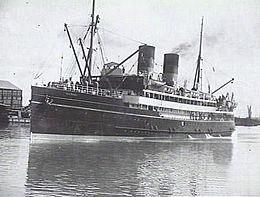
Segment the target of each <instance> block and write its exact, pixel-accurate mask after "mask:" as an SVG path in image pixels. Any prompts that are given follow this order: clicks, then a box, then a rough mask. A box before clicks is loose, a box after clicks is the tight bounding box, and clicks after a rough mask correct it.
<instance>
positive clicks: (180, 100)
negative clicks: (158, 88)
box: [144, 92, 216, 107]
mask: <svg viewBox="0 0 260 197" xmlns="http://www.w3.org/2000/svg"><path fill="white" fill-rule="evenodd" d="M144 96H145V97H147V98H154V99H158V100H164V101H171V102H177V103H184V104H191V105H200V106H209V107H215V106H216V104H215V103H212V102H206V101H196V100H191V99H184V98H178V97H172V96H166V95H161V94H155V93H149V92H145V94H144Z"/></svg>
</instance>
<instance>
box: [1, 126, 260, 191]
mask: <svg viewBox="0 0 260 197" xmlns="http://www.w3.org/2000/svg"><path fill="white" fill-rule="evenodd" d="M259 155H260V127H251V128H249V127H237V128H236V131H235V133H234V134H233V136H232V138H207V139H187V140H178V141H177V140H163V139H160V140H159V139H157V140H147V139H146V140H142V139H118V138H98V139H96V138H95V139H94V138H93V139H86V138H85V139H84V140H83V139H82V140H78V139H77V140H74V138H73V139H66V140H58V139H57V138H52V137H51V138H49V139H34V137H33V139H31V137H30V131H29V127H28V126H26V125H10V126H9V127H8V128H5V129H2V130H1V131H0V177H1V178H0V196H167V195H168V196H175V195H185V196H186V195H192V196H194V195H208V196H211V195H220V196H222V195H244V196H249V195H260V157H259Z"/></svg>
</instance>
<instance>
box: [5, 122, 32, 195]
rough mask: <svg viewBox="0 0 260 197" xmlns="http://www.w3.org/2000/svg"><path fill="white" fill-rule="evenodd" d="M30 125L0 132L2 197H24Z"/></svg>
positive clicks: (8, 128) (11, 127)
mask: <svg viewBox="0 0 260 197" xmlns="http://www.w3.org/2000/svg"><path fill="white" fill-rule="evenodd" d="M28 136H29V127H28V125H17V124H13V125H10V126H9V127H7V128H4V129H1V130H0V196H23V194H24V192H25V188H24V183H25V181H26V173H27V165H28V155H29V138H28Z"/></svg>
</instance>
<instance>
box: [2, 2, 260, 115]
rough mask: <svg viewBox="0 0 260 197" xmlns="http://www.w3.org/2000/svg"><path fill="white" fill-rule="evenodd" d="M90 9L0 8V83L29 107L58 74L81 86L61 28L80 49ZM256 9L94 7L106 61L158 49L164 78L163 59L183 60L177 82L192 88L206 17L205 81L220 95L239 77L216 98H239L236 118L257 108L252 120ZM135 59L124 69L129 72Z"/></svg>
mask: <svg viewBox="0 0 260 197" xmlns="http://www.w3.org/2000/svg"><path fill="white" fill-rule="evenodd" d="M91 3H92V1H91V0H71V1H67V0H55V1H53V0H1V1H0V43H1V44H0V69H1V72H0V79H3V80H8V81H10V82H12V83H14V84H15V85H16V86H18V87H20V88H21V89H22V90H23V94H24V99H23V100H24V105H26V104H28V103H29V100H30V89H31V85H33V84H35V83H47V82H48V81H55V80H56V81H57V80H59V77H60V74H61V73H62V75H63V76H64V77H69V76H70V75H71V76H72V77H73V79H74V80H78V79H77V77H78V73H79V71H78V69H77V67H76V65H75V60H74V58H73V53H72V50H71V48H70V47H69V46H70V45H69V41H68V37H67V35H66V32H64V23H67V24H69V29H70V32H71V35H72V37H73V41H74V45H75V46H76V47H77V50H78V44H77V42H76V38H77V36H79V35H83V33H84V31H86V26H87V25H89V22H90V13H91ZM259 10H260V1H258V0H229V1H226V0H216V1H211V0H196V1H193V0H120V1H119V0H96V13H97V14H99V16H100V23H99V25H98V27H99V34H100V37H101V40H102V43H103V46H104V51H105V57H106V59H107V62H109V61H115V62H120V61H121V60H123V59H124V58H126V57H127V56H129V55H130V54H131V53H133V52H134V51H135V50H136V49H137V48H138V46H139V45H141V43H146V44H149V45H153V46H155V47H156V51H155V62H156V64H157V67H156V71H158V72H162V66H161V65H162V64H163V54H164V53H169V52H175V53H178V54H179V55H180V60H179V77H178V79H179V83H180V84H183V82H184V80H187V81H188V87H191V86H192V82H193V77H194V72H195V67H196V60H197V56H198V48H199V46H198V44H199V34H200V23H201V18H202V16H203V17H204V31H203V47H202V58H203V61H202V69H203V77H204V78H203V82H204V84H205V87H206V86H207V84H208V83H210V85H211V89H212V90H215V89H217V88H218V87H219V86H221V85H222V84H224V83H225V82H227V81H229V80H230V79H231V78H233V77H234V78H235V82H234V83H233V84H230V85H228V86H227V87H225V88H223V89H222V90H221V91H220V92H219V94H226V92H227V91H229V92H234V93H235V99H236V101H237V102H238V107H237V109H236V111H235V114H236V115H237V116H242V117H243V116H246V115H247V105H252V108H253V115H254V116H259V115H260V102H259V101H258V100H259V99H258V98H260V88H259V87H258V85H259V84H260V83H259V77H260V64H259V63H260V12H259ZM96 47H97V48H98V46H96ZM98 54H99V52H98V51H97V52H96V53H95V58H94V59H95V62H96V64H98V63H99V60H98ZM136 60H137V57H135V59H134V58H133V59H131V60H130V61H129V62H128V63H126V64H125V66H126V70H129V69H130V67H131V66H132V65H133V64H134V63H135V62H136ZM81 61H82V60H81ZM100 66H102V65H99V66H98V67H99V68H100ZM135 69H136V68H135ZM97 71H98V69H96V70H95V72H97ZM36 78H37V79H36ZM204 90H205V91H206V88H204Z"/></svg>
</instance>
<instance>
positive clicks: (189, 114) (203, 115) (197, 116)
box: [129, 104, 233, 121]
mask: <svg viewBox="0 0 260 197" xmlns="http://www.w3.org/2000/svg"><path fill="white" fill-rule="evenodd" d="M129 107H132V108H136V109H143V110H150V111H158V112H160V113H161V114H168V115H178V116H182V117H186V118H187V119H190V120H226V121H228V120H232V119H233V116H232V115H229V114H219V113H210V112H194V111H188V110H180V109H172V108H165V107H157V106H151V105H142V104H129Z"/></svg>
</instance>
